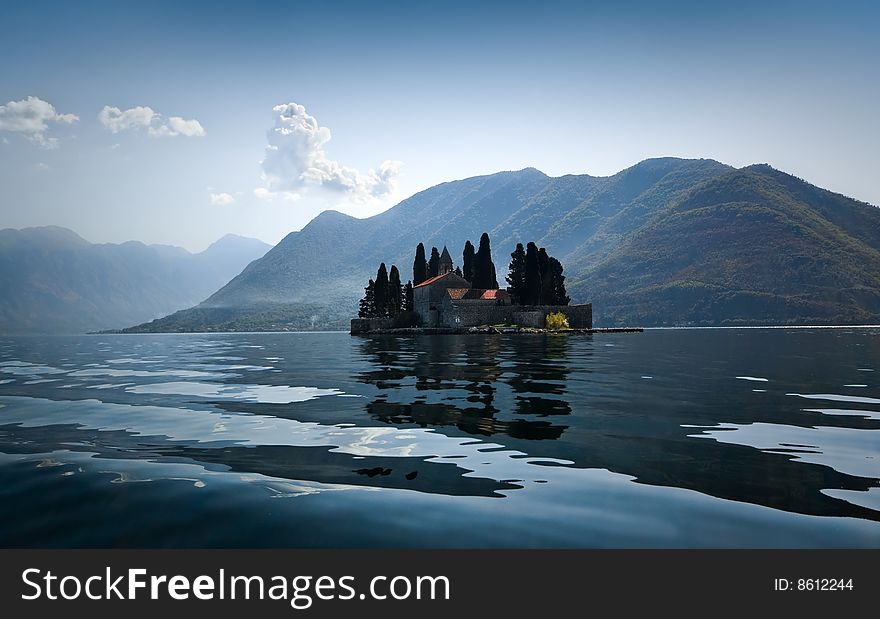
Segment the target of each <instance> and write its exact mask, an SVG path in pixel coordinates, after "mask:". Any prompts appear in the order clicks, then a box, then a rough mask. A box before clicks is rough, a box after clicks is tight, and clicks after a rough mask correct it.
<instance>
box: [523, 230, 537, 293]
mask: <svg viewBox="0 0 880 619" xmlns="http://www.w3.org/2000/svg"><path fill="white" fill-rule="evenodd" d="M538 255H539V252H538V246H537V245H535V244H534V243H532V242H529V244H528V245H526V269H525V295H523V301H522V303H523V305H539V304H540V299H541V264H540V258H539V257H538Z"/></svg>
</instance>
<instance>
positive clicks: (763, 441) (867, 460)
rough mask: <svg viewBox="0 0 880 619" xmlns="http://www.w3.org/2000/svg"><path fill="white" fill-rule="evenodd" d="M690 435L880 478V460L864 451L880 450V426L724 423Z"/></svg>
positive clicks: (849, 472) (874, 452) (870, 452)
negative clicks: (809, 426) (878, 428)
mask: <svg viewBox="0 0 880 619" xmlns="http://www.w3.org/2000/svg"><path fill="white" fill-rule="evenodd" d="M688 436H690V437H691V438H711V439H715V440H716V441H718V442H719V443H727V444H731V445H744V446H747V447H754V448H756V449H760V450H761V451H765V452H767V453H777V454H785V455H791V456H792V457H793V458H795V459H797V460H799V461H802V462H808V463H810V464H819V465H823V466H828V467H831V468H832V469H834V470H835V471H838V472H840V473H844V474H847V475H855V476H856V477H865V478H868V479H871V478H880V462H878V460H875V459H872V458H871V457H869V456H866V455H865V454H880V430H855V429H852V428H831V427H825V426H819V427H814V428H801V427H797V426H785V425H778V424H773V423H750V424H742V425H741V424H735V423H721V424H718V425H717V426H712V427H708V428H706V429H704V430H703V431H702V432H701V433H700V434H689V435H688Z"/></svg>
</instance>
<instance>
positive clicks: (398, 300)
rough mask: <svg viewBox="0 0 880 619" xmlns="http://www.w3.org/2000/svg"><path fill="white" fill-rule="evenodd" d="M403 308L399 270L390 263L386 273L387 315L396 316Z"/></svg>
mask: <svg viewBox="0 0 880 619" xmlns="http://www.w3.org/2000/svg"><path fill="white" fill-rule="evenodd" d="M401 309H403V286H401V285H400V271H398V270H397V267H396V266H395V265H393V264H392V265H391V273H390V274H389V275H388V315H389V316H397V315H398V314H399V313H400V311H401Z"/></svg>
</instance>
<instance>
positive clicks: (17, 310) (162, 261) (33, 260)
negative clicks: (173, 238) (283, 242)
mask: <svg viewBox="0 0 880 619" xmlns="http://www.w3.org/2000/svg"><path fill="white" fill-rule="evenodd" d="M269 248H270V246H269V245H267V244H265V243H263V242H262V241H258V240H255V239H248V238H244V237H240V236H235V235H227V236H225V237H223V238H222V239H220V240H219V241H217V242H216V243H214V244H213V245H211V246H210V247H209V248H208V249H206V250H205V251H203V252H201V253H198V254H191V253H189V252H188V251H186V250H185V249H182V248H180V247H171V246H166V245H144V244H143V243H139V242H134V241H132V242H128V243H122V244H119V245H114V244H100V245H98V244H91V243H89V242H88V241H86V240H85V239H83V238H81V237H80V236H78V235H77V234H76V233H75V232H73V231H71V230H68V229H66V228H58V227H51V226H50V227H44V228H26V229H24V230H13V229H5V230H0V333H83V332H86V331H95V330H101V329H118V328H122V327H125V326H127V325H131V324H133V323H137V322H143V321H144V320H150V319H152V318H156V317H159V316H164V315H166V314H168V313H170V312H173V311H175V310H178V309H181V308H184V307H188V306H191V305H193V304H195V303H198V302H199V301H201V300H203V299H205V298H206V297H207V296H208V295H210V294H211V293H212V292H214V291H215V290H217V288H219V287H220V286H222V285H223V284H225V283H226V282H227V281H229V280H230V279H231V278H232V277H233V276H235V275H236V274H237V273H239V272H240V271H241V269H242V268H244V267H245V266H246V265H247V264H248V263H249V262H251V261H252V260H254V259H256V258H259V257H260V256H262V255H263V254H265V253H266V251H267V250H268V249H269Z"/></svg>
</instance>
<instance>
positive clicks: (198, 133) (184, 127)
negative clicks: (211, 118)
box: [168, 116, 205, 137]
mask: <svg viewBox="0 0 880 619" xmlns="http://www.w3.org/2000/svg"><path fill="white" fill-rule="evenodd" d="M168 126H169V127H171V130H172V131H173V132H174V133H173V135H178V134H179V135H185V136H187V137H202V136H204V135H205V129H204V128H203V127H202V124H201V123H200V122H199V121H197V120H195V119H192V120H185V119H183V118H181V117H180V116H172V117H171V118H169V119H168Z"/></svg>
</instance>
